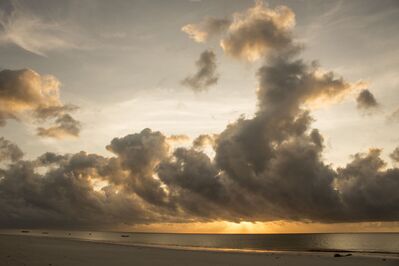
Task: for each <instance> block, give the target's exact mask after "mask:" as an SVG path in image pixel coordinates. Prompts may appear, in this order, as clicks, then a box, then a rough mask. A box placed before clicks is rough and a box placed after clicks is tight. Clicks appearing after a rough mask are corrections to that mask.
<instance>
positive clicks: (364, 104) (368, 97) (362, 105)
mask: <svg viewBox="0 0 399 266" xmlns="http://www.w3.org/2000/svg"><path fill="white" fill-rule="evenodd" d="M356 102H357V108H358V109H359V110H361V111H363V112H370V110H373V109H375V108H377V107H378V106H379V104H378V102H377V100H376V99H375V97H374V95H373V94H372V93H371V92H370V91H369V90H367V89H364V90H362V91H361V92H360V93H359V95H358V96H357V98H356Z"/></svg>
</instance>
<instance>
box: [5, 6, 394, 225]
mask: <svg viewBox="0 0 399 266" xmlns="http://www.w3.org/2000/svg"><path fill="white" fill-rule="evenodd" d="M398 18H399V4H398V2H397V1H394V0H383V1H378V2H377V1H363V0H362V1H360V0H359V1H321V0H320V1H305V0H300V1H267V2H266V1H253V0H251V1H244V0H239V1H234V0H229V1H227V0H226V1H223V0H219V1H206V0H202V1H201V0H192V1H188V0H186V1H183V0H181V1H172V0H170V1H112V2H111V1H105V0H104V1H102V0H85V1H73V0H70V1H44V0H43V1H42V0H39V1H21V0H19V1H16V0H15V1H13V0H10V1H8V0H0V58H1V59H2V60H1V63H0V210H1V212H2V213H3V214H4V215H2V217H0V227H15V226H16V227H41V228H48V227H54V228H106V229H109V228H111V229H121V230H122V229H123V230H125V229H131V230H140V231H174V232H192V231H194V232H216V233H218V232H222V233H234V232H249V233H250V232H253V233H262V232H316V231H329V232H330V231H398V229H399V224H398V222H399V207H398V206H399V197H398V195H397V191H398V189H399V168H398V165H399V137H398V136H397V132H398V130H399V101H398V99H399V93H398V87H399V76H398V75H397V69H398V68H399V56H398V55H399V47H398V46H397V43H398V41H399V36H397V28H398V26H399V19H398Z"/></svg>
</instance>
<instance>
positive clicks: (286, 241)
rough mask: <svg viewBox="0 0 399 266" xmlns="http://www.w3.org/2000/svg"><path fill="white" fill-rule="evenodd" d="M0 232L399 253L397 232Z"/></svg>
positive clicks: (202, 246)
mask: <svg viewBox="0 0 399 266" xmlns="http://www.w3.org/2000/svg"><path fill="white" fill-rule="evenodd" d="M0 233H2V234H15V235H31V236H41V237H57V238H67V239H80V240H87V241H100V242H107V243H115V244H125V245H145V246H161V247H173V248H194V249H195V248H200V249H229V250H253V251H326V252H328V251H334V252H337V251H347V252H373V253H374V252H377V253H396V254H399V233H325V234H324V233H317V234H173V233H131V232H99V231H56V230H47V231H46V230H0Z"/></svg>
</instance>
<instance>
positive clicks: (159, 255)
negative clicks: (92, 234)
mask: <svg viewBox="0 0 399 266" xmlns="http://www.w3.org/2000/svg"><path fill="white" fill-rule="evenodd" d="M333 254H334V255H333ZM343 262H345V263H344V264H342V263H343ZM398 262H399V257H397V256H396V257H395V256H388V255H385V256H382V255H379V256H375V255H373V254H357V253H356V254H353V255H352V256H345V254H340V255H339V256H335V253H331V252H329V253H318V252H279V251H269V252H237V251H219V250H198V249H194V250H187V249H173V248H165V247H154V246H146V247H144V246H134V245H123V244H120V243H104V242H98V241H88V240H81V239H71V238H68V239H62V238H55V237H45V236H25V235H18V236H16V235H4V234H2V235H0V264H1V265H11V266H14V265H23V264H26V265H76V266H83V265H96V266H97V265H98V266H103V265H104V266H105V265H116V266H123V265H143V266H147V265H151V266H153V265H174V266H180V265H182V266H183V265H190V266H200V265H201V266H202V265H229V266H231V265H234V266H235V265H254V266H258V265H259V266H260V265H275V264H276V263H277V264H278V265H280V266H294V265H295V266H301V265H303V266H305V265H306V266H307V265H325V266H335V265H353V266H368V265H370V266H371V265H373V266H380V265H381V266H382V265H384V266H394V265H398ZM3 263H4V264H3Z"/></svg>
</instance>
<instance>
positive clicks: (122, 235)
mask: <svg viewBox="0 0 399 266" xmlns="http://www.w3.org/2000/svg"><path fill="white" fill-rule="evenodd" d="M121 237H130V236H129V235H121Z"/></svg>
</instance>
